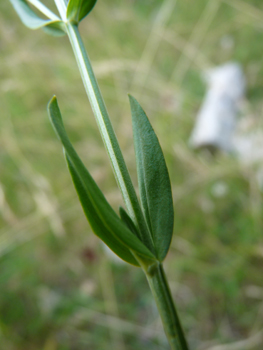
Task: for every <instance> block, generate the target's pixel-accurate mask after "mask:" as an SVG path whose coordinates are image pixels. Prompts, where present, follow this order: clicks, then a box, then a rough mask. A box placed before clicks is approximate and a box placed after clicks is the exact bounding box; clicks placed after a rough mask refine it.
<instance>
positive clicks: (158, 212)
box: [129, 96, 174, 261]
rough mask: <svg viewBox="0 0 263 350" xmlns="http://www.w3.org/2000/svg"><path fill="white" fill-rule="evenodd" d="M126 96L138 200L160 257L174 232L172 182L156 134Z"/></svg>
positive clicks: (134, 100) (142, 113) (139, 109)
mask: <svg viewBox="0 0 263 350" xmlns="http://www.w3.org/2000/svg"><path fill="white" fill-rule="evenodd" d="M129 99H130V105H131V111H132V124H133V137H134V147H135V154H136V163H137V173H138V182H139V190H140V197H141V204H142V208H143V212H144V215H145V218H146V221H147V224H148V227H149V230H150V232H151V234H152V238H153V241H154V245H155V250H156V254H157V257H158V259H159V260H160V261H162V260H163V259H164V258H165V256H166V254H167V252H168V249H169V246H170V242H171V238H172V234H173V221H174V211H173V200H172V191H171V183H170V179H169V174H168V170H167V166H166V163H165V159H164V156H163V152H162V149H161V147H160V144H159V141H158V138H157V136H156V134H155V132H154V130H153V128H152V126H151V124H150V122H149V120H148V118H147V116H146V114H145V112H144V111H143V109H142V107H141V106H140V105H139V103H138V102H137V101H136V99H135V98H134V97H132V96H129Z"/></svg>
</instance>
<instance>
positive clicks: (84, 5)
mask: <svg viewBox="0 0 263 350" xmlns="http://www.w3.org/2000/svg"><path fill="white" fill-rule="evenodd" d="M96 2H97V0H69V2H68V7H67V19H69V20H72V21H76V22H77V23H79V22H80V21H81V20H82V19H83V18H85V17H86V16H87V15H88V14H89V13H90V11H91V10H92V9H93V7H94V6H95V4H96Z"/></svg>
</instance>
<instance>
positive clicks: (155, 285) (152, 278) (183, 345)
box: [144, 263, 188, 350]
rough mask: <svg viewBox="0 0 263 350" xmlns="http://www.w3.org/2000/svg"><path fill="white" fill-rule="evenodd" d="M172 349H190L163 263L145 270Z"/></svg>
mask: <svg viewBox="0 0 263 350" xmlns="http://www.w3.org/2000/svg"><path fill="white" fill-rule="evenodd" d="M144 272H145V274H146V277H147V280H148V283H149V286H150V288H151V291H152V294H153V297H154V299H155V302H156V305H157V307H158V310H159V313H160V316H161V319H162V323H163V327H164V331H165V333H166V336H167V339H168V341H169V343H170V346H171V349H172V350H188V345H187V342H186V339H185V336H184V332H183V329H182V326H181V323H180V320H179V317H178V315H177V311H176V308H175V305H174V302H173V299H172V295H171V291H170V288H169V285H168V282H167V279H166V275H165V272H164V269H163V266H162V264H160V263H158V264H155V265H153V266H152V267H150V269H148V270H144Z"/></svg>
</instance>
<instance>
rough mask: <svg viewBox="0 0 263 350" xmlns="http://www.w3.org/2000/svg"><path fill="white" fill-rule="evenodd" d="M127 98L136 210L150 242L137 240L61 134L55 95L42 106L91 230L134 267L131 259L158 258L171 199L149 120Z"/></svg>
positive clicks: (165, 243) (167, 238) (164, 245)
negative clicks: (138, 203)
mask: <svg viewBox="0 0 263 350" xmlns="http://www.w3.org/2000/svg"><path fill="white" fill-rule="evenodd" d="M129 98H130V105H131V111H132V124H133V135H134V147H135V154H136V163H137V173H138V182H139V191H140V198H141V205H142V210H143V213H144V217H145V219H146V222H147V227H148V229H149V231H150V235H151V239H152V242H153V245H152V247H153V248H152V247H147V246H146V245H145V244H144V243H142V241H141V239H140V234H139V233H138V229H137V228H136V226H135V225H134V223H133V221H132V220H131V218H130V217H129V216H128V214H127V213H126V212H125V210H124V209H122V208H121V209H120V216H121V219H120V218H119V217H118V215H117V214H116V213H115V211H114V210H113V209H112V207H111V206H110V204H109V203H108V202H107V200H106V198H105V197H104V195H103V193H102V192H101V190H100V189H99V187H98V186H97V184H96V183H95V181H94V180H93V178H92V176H91V175H90V173H89V172H88V170H87V169H86V168H85V166H84V165H83V163H82V161H81V160H80V158H79V157H78V155H77V153H76V151H75V150H74V148H73V146H72V144H71V143H70V141H69V138H68V136H67V134H66V131H65V128H64V125H63V122H62V117H61V113H60V110H59V107H58V104H57V100H56V97H53V99H52V100H51V101H50V103H49V106H48V111H49V115H50V118H51V122H52V125H53V127H54V129H55V131H56V133H57V135H58V137H59V139H60V140H61V142H62V144H63V148H64V152H65V156H66V160H67V163H68V167H69V170H70V173H71V176H72V179H73V183H74V185H75V188H76V191H77V193H78V196H79V199H80V202H81V204H82V207H83V210H84V213H85V215H86V217H87V219H88V221H89V222H90V225H91V227H92V229H93V231H94V233H95V234H96V235H97V236H99V237H100V238H101V240H102V241H103V242H104V243H106V244H107V245H108V246H109V248H110V249H111V250H113V251H114V252H115V253H116V254H117V255H118V256H119V257H120V258H121V259H123V260H125V261H126V262H128V263H130V264H133V265H137V266H138V265H139V263H138V261H137V260H136V259H135V257H134V254H135V256H136V255H139V256H140V258H141V259H146V260H159V261H162V260H163V259H164V258H165V256H166V254H167V251H168V249H169V246H170V242H171V238H172V233H173V202H172V193H171V185H170V179H169V175H168V171H167V167H166V163H165V160H164V156H163V153H162V150H161V147H160V144H159V141H158V139H157V136H156V135H155V132H154V130H153V128H152V127H151V124H150V122H149V120H148V118H147V116H146V114H145V112H144V111H143V109H142V108H141V106H140V105H139V103H138V102H137V101H136V99H135V98H133V97H132V96H130V97H129Z"/></svg>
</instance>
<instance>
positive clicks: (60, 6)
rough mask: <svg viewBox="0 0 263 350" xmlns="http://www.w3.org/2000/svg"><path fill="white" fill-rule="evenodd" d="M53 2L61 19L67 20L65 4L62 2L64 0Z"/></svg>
mask: <svg viewBox="0 0 263 350" xmlns="http://www.w3.org/2000/svg"><path fill="white" fill-rule="evenodd" d="M54 1H55V4H56V6H57V9H58V12H59V14H60V16H61V19H62V21H64V23H66V22H67V7H66V4H65V2H64V0H54Z"/></svg>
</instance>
